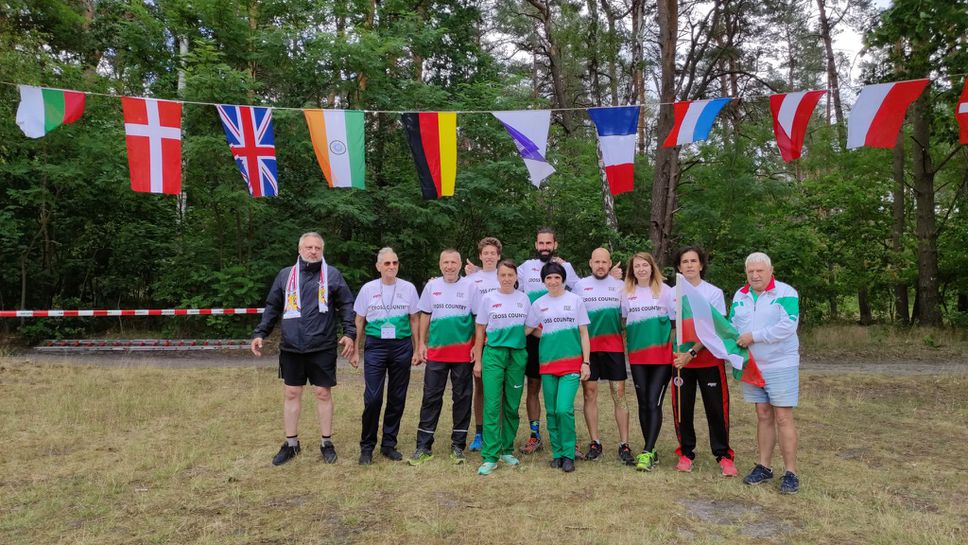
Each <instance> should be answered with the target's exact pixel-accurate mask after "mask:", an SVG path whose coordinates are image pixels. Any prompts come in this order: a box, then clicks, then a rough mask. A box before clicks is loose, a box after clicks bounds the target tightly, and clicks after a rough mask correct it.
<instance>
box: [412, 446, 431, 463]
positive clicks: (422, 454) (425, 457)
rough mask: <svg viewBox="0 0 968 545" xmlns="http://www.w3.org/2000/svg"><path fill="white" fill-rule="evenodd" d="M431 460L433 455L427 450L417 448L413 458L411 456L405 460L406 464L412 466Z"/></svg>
mask: <svg viewBox="0 0 968 545" xmlns="http://www.w3.org/2000/svg"><path fill="white" fill-rule="evenodd" d="M433 459H434V455H433V454H431V453H430V451H429V450H426V449H422V448H418V449H417V450H416V451H415V452H414V453H413V456H411V457H410V459H409V460H407V463H408V464H410V465H412V466H419V465H420V464H422V463H424V462H429V461H431V460H433Z"/></svg>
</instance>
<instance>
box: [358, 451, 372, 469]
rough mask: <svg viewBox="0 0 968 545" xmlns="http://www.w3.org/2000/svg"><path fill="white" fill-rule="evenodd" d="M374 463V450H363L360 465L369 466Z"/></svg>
mask: <svg viewBox="0 0 968 545" xmlns="http://www.w3.org/2000/svg"><path fill="white" fill-rule="evenodd" d="M372 463H373V451H372V450H361V451H360V465H361V466H368V465H370V464H372Z"/></svg>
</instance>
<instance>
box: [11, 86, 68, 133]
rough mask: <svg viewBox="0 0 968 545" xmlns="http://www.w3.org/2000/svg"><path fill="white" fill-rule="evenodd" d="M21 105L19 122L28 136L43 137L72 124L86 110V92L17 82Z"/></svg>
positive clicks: (18, 110)
mask: <svg viewBox="0 0 968 545" xmlns="http://www.w3.org/2000/svg"><path fill="white" fill-rule="evenodd" d="M17 87H18V88H19V89H20V107H18V108H17V125H19V126H20V130H22V131H23V132H24V134H25V135H26V136H27V137H28V138H40V137H41V136H44V135H46V134H47V133H49V132H51V131H52V130H54V129H56V128H57V127H60V126H61V125H66V124H68V123H73V122H75V121H77V120H78V119H80V118H81V114H83V113H84V93H79V92H77V91H63V90H61V89H47V88H45V87H33V86H30V85H18V86H17Z"/></svg>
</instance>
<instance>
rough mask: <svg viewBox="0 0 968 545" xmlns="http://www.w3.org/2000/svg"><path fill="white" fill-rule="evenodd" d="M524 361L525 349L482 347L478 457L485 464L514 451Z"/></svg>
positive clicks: (526, 359)
mask: <svg viewBox="0 0 968 545" xmlns="http://www.w3.org/2000/svg"><path fill="white" fill-rule="evenodd" d="M527 362H528V352H527V350H525V349H524V348H504V347H500V346H496V347H495V346H485V347H484V354H483V355H482V356H481V382H483V383H484V434H483V437H482V443H481V457H482V458H483V459H484V461H485V462H497V459H498V457H499V456H502V455H504V454H511V453H512V452H513V450H514V437H515V436H516V435H517V434H518V421H519V417H518V406H519V405H520V404H521V394H522V393H523V392H524V367H525V365H526V364H527Z"/></svg>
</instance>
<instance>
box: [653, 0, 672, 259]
mask: <svg viewBox="0 0 968 545" xmlns="http://www.w3.org/2000/svg"><path fill="white" fill-rule="evenodd" d="M678 7H679V4H678V2H677V0H658V6H657V10H656V22H657V23H658V25H659V67H660V81H659V102H660V105H659V119H658V121H657V123H656V129H655V130H656V132H657V133H658V134H659V138H657V139H656V152H655V175H654V176H653V180H652V210H651V213H650V221H649V240H651V241H652V251H653V253H654V254H655V258H656V259H657V260H658V262H659V265H660V266H661V265H664V264H666V262H667V259H668V257H669V254H670V253H671V251H670V248H669V246H670V243H671V241H670V239H671V236H672V216H673V212H674V209H670V208H669V207H670V203H671V204H672V205H673V206H674V204H675V187H676V185H677V183H678V180H679V150H678V148H664V147H662V141H661V138H662V135H664V134H668V133H669V131H671V130H672V125H673V122H674V118H673V114H672V102H673V101H674V100H675V98H676V97H675V76H676V37H677V35H678V32H679V13H678ZM670 192H671V193H672V194H671V195H670Z"/></svg>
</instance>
